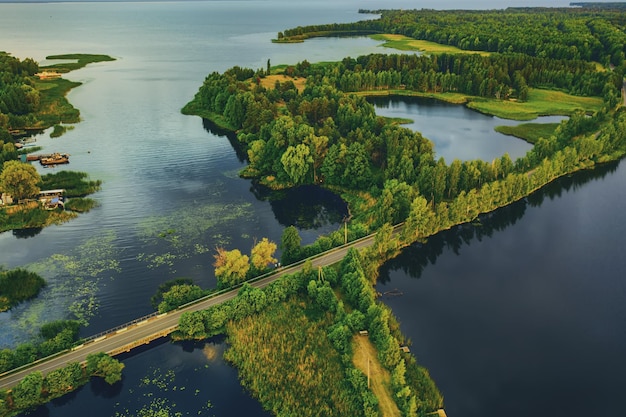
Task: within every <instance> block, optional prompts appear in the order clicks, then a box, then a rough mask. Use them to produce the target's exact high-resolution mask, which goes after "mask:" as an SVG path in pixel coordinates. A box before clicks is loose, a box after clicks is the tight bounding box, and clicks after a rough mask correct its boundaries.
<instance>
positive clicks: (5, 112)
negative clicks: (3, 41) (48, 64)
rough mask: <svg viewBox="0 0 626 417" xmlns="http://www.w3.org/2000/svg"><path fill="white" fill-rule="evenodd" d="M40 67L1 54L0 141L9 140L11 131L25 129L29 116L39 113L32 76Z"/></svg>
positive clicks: (38, 103)
mask: <svg viewBox="0 0 626 417" xmlns="http://www.w3.org/2000/svg"><path fill="white" fill-rule="evenodd" d="M38 71H39V65H38V64H37V62H35V61H34V60H33V59H31V58H26V59H24V60H22V61H20V60H19V59H17V58H15V57H13V56H11V55H9V54H7V53H6V52H2V51H0V140H4V141H5V142H6V141H7V139H10V138H11V136H10V135H9V133H8V130H9V129H10V128H12V127H13V128H15V127H18V126H24V125H25V123H24V122H25V121H26V120H27V119H29V117H28V116H29V115H32V113H35V112H36V111H37V110H39V106H40V103H41V96H40V94H39V91H38V90H37V89H36V88H35V85H34V82H33V79H32V76H33V75H35V74H36V73H37V72H38Z"/></svg>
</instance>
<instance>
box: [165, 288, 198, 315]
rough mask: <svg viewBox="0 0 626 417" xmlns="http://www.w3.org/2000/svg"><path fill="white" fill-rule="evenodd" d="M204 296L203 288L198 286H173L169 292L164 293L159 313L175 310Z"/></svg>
mask: <svg viewBox="0 0 626 417" xmlns="http://www.w3.org/2000/svg"><path fill="white" fill-rule="evenodd" d="M203 295H204V291H202V288H200V287H198V286H197V285H188V284H185V285H173V286H172V287H171V288H170V289H169V291H167V292H165V293H163V301H161V302H160V303H159V307H158V310H159V313H165V312H167V311H171V310H174V309H176V308H178V307H180V306H182V305H183V304H187V303H189V302H191V301H193V300H197V299H198V298H201V297H202V296H203Z"/></svg>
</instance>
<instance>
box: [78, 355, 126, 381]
mask: <svg viewBox="0 0 626 417" xmlns="http://www.w3.org/2000/svg"><path fill="white" fill-rule="evenodd" d="M122 369H124V364H123V363H122V362H120V361H118V360H117V359H115V358H112V357H110V356H109V355H107V354H106V353H103V352H100V353H92V354H91V355H87V375H89V376H98V377H101V378H104V380H105V381H106V383H107V384H109V385H113V384H115V383H116V382H118V381H121V380H122Z"/></svg>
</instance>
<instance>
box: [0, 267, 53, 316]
mask: <svg viewBox="0 0 626 417" xmlns="http://www.w3.org/2000/svg"><path fill="white" fill-rule="evenodd" d="M45 285H46V281H45V280H44V279H43V278H42V277H41V276H39V275H37V274H35V273H34V272H29V271H26V270H25V269H14V270H12V271H8V272H0V311H6V310H9V309H10V308H11V307H14V306H16V305H17V304H19V303H21V302H22V301H26V300H30V299H32V298H35V297H37V295H38V294H39V291H41V289H42V288H43V287H44V286H45Z"/></svg>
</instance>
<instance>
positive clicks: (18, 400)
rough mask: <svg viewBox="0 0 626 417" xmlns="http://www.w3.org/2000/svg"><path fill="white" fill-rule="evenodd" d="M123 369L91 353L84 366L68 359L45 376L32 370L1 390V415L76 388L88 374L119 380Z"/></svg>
mask: <svg viewBox="0 0 626 417" xmlns="http://www.w3.org/2000/svg"><path fill="white" fill-rule="evenodd" d="M122 369H124V364H123V363H121V362H120V361H118V360H117V359H114V358H112V357H110V356H109V355H107V354H106V353H94V354H90V355H88V356H87V360H86V362H85V364H84V365H83V364H80V363H78V362H70V363H68V364H67V365H65V366H64V367H63V368H59V369H56V370H54V371H50V372H49V373H48V374H47V375H45V376H44V375H43V374H42V373H41V372H40V371H37V372H33V373H31V374H29V375H27V376H26V377H24V379H22V380H21V381H20V382H19V383H18V384H17V385H16V386H15V387H13V388H12V389H11V390H10V391H4V390H3V391H0V417H8V416H12V415H16V414H18V413H21V412H25V411H29V410H33V409H35V408H36V407H37V406H39V405H42V404H45V403H47V402H48V401H50V400H53V399H55V398H58V397H61V396H63V395H65V394H67V393H69V392H72V391H74V390H76V389H78V388H79V387H81V386H83V385H85V384H86V383H87V382H89V379H90V378H91V377H100V378H102V379H104V381H105V382H106V383H107V384H109V385H112V384H114V383H116V382H118V381H120V380H121V379H122Z"/></svg>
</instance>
